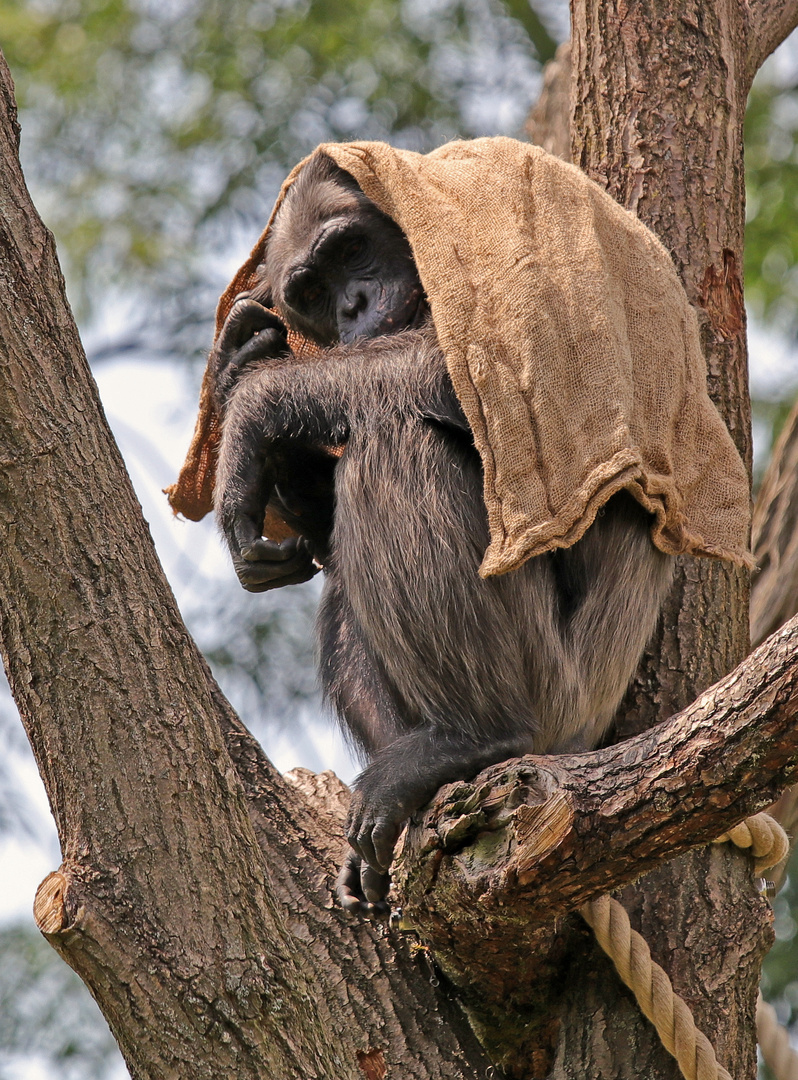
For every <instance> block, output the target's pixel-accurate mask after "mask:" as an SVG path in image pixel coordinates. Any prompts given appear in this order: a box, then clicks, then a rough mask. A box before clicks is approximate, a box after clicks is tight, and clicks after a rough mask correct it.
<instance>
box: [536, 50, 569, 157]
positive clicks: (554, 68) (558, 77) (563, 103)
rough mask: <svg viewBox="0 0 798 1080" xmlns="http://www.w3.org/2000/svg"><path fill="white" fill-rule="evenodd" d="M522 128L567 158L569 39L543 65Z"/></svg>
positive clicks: (551, 151)
mask: <svg viewBox="0 0 798 1080" xmlns="http://www.w3.org/2000/svg"><path fill="white" fill-rule="evenodd" d="M525 130H526V133H527V135H528V136H529V139H530V140H531V141H532V142H533V143H537V145H538V146H542V147H543V149H544V150H548V152H549V153H550V154H555V155H556V156H557V157H559V158H562V159H563V161H570V160H571V43H570V41H564V42H563V43H562V45H560V47H559V48H558V49H557V52H556V54H555V56H554V59H553V60H549V62H548V64H546V66H545V67H544V68H543V87H542V89H541V91H540V97H539V98H538V100H537V102H536V104H535V105H534V106H533V108H532V111H531V112H530V114H529V117H528V119H527V122H526V125H525Z"/></svg>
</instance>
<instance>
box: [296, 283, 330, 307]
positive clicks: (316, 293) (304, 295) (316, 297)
mask: <svg viewBox="0 0 798 1080" xmlns="http://www.w3.org/2000/svg"><path fill="white" fill-rule="evenodd" d="M323 293H324V290H323V289H322V287H321V285H305V286H304V287H303V288H302V290H301V291H300V293H299V295H298V296H297V301H298V303H299V305H300V306H301V307H304V308H313V307H316V305H317V304H318V303H319V301H320V300H321V298H322V295H323Z"/></svg>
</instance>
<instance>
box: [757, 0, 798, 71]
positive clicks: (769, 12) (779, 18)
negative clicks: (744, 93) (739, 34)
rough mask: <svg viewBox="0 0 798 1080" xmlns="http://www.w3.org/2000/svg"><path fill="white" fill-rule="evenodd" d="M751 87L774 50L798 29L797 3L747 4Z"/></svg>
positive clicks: (761, 0) (767, 1)
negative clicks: (797, 27)
mask: <svg viewBox="0 0 798 1080" xmlns="http://www.w3.org/2000/svg"><path fill="white" fill-rule="evenodd" d="M748 19H749V22H748V27H749V37H748V62H747V64H746V70H747V74H748V79H749V85H750V83H751V82H753V79H754V76H755V75H756V73H757V71H759V69H760V68H761V67H762V64H763V63H764V62H765V60H767V58H768V57H769V56H770V54H771V53H772V52H773V50H774V49H776V48H778V46H779V45H781V43H782V41H784V40H785V39H786V38H788V37H789V35H790V34H791V33H792V31H793V30H794V29H795V27H796V26H798V3H796V0H749V2H748Z"/></svg>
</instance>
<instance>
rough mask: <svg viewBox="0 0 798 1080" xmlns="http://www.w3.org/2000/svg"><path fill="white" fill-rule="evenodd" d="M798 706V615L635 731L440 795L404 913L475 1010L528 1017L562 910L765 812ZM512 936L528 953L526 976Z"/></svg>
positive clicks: (411, 867) (414, 834) (415, 848)
mask: <svg viewBox="0 0 798 1080" xmlns="http://www.w3.org/2000/svg"><path fill="white" fill-rule="evenodd" d="M797 709H798V618H796V619H794V620H793V621H792V622H790V623H789V625H788V626H786V627H785V628H784V629H783V630H781V631H779V632H778V633H777V634H775V635H774V636H773V637H771V638H770V639H769V640H768V641H767V642H765V643H764V644H763V645H762V646H760V648H759V649H758V650H757V651H756V652H755V653H753V654H752V655H751V656H749V657H748V658H747V659H746V660H745V661H744V662H743V663H742V664H740V666H739V667H738V668H737V669H736V670H735V671H733V672H732V673H731V675H729V676H727V677H726V678H725V679H723V680H722V681H720V682H719V683H717V684H716V685H715V686H713V687H712V688H711V689H709V690H707V691H706V693H704V694H703V695H701V697H700V698H699V699H698V700H697V701H695V702H694V703H693V704H692V705H690V706H689V707H688V708H687V709H685V710H684V711H683V712H681V713H679V714H678V715H676V716H674V717H672V718H671V719H670V720H667V721H665V722H664V723H662V724H659V725H658V726H657V727H655V728H652V729H650V730H649V731H646V732H644V733H643V734H641V735H638V736H636V737H634V738H632V739H628V740H627V741H626V742H623V743H620V744H617V745H615V746H611V747H608V748H606V749H603V750H598V751H595V752H593V753H590V754H581V755H579V756H574V757H554V758H551V757H544V758H524V759H521V760H519V761H516V762H512V763H510V764H505V765H501V766H496V767H494V768H492V769H489V770H486V772H484V773H482V774H481V775H480V776H479V777H477V779H476V780H474V781H473V782H472V783H458V784H451V785H449V786H448V788H446V789H444V791H443V792H442V793H441V795H439V796H438V798H437V799H436V800H435V802H434V804H433V805H432V806H431V807H430V808H429V809H428V810H427V811H426V813H425V814H424V817H423V820H422V821H421V822H420V823H418V824H416V825H414V826H413V827H412V828H411V829H410V831H409V832H408V834H407V836H406V839H405V841H404V849H403V852H402V855H401V858H400V861H399V866H398V873H397V880H398V882H399V885H400V889H401V891H402V893H403V894H404V897H405V901H406V907H405V918H406V919H407V920H408V921H409V923H411V924H412V925H414V926H416V927H417V928H418V929H419V930H420V932H421V933H422V935H423V937H424V939H425V940H426V941H428V942H429V943H430V945H431V947H432V948H433V950H434V952H435V956H436V959H437V960H438V962H439V963H440V964H441V966H442V968H443V970H444V971H445V972H446V974H447V975H448V976H449V977H450V978H451V979H452V981H453V982H455V983H456V984H457V985H458V986H459V987H460V988H461V990H462V991H463V998H464V1000H465V1003H466V1005H467V1007H469V1008H470V1010H471V1011H472V1014H473V1013H476V1014H478V1015H480V1016H482V1017H484V1016H486V1015H490V1014H491V1012H492V1010H496V1012H497V1013H499V1012H500V1011H501V1009H504V1010H505V1011H506V1010H507V1009H508V1002H512V1006H513V1011H514V1012H516V1011H521V1012H522V1015H528V1012H527V1013H524V1012H523V1010H522V1004H523V1001H524V997H525V995H530V994H531V993H532V992H533V989H534V980H535V979H538V980H540V979H545V978H547V977H548V976H549V975H550V971H549V967H552V966H553V964H554V958H553V957H551V956H548V954H551V952H552V949H556V945H555V939H554V927H555V925H557V924H558V921H559V920H562V918H563V916H564V915H565V914H566V913H567V912H569V911H572V910H573V909H574V908H576V907H577V906H579V905H580V904H582V903H583V902H584V901H585V900H588V899H590V898H591V897H594V896H596V895H599V894H601V893H604V892H608V891H611V890H614V889H617V888H619V887H620V886H623V885H625V884H626V883H628V882H631V881H633V880H635V879H637V878H639V877H640V876H641V875H642V874H644V873H645V872H646V871H648V870H650V869H651V868H652V867H654V866H656V865H658V864H659V863H661V862H663V861H667V860H670V859H671V858H673V857H675V856H677V855H679V854H680V853H682V852H685V851H687V850H689V849H690V848H692V847H696V846H698V845H703V844H706V843H708V842H709V841H710V840H712V839H713V838H714V837H716V836H719V835H720V834H721V833H723V832H724V831H725V830H726V829H728V828H729V827H731V826H732V825H734V824H736V823H737V822H738V821H741V820H742V819H743V818H745V817H747V816H749V815H750V814H752V813H754V812H756V811H758V810H760V809H762V808H763V807H765V806H767V805H769V804H770V803H771V802H772V801H773V799H774V797H775V796H776V795H778V793H779V792H780V791H781V790H782V789H783V788H784V787H785V785H787V784H789V783H791V782H792V781H793V780H794V779H795V777H796V776H798V725H796V724H795V713H796V710H797ZM718 857H721V856H720V855H718ZM453 912H457V918H456V919H453V917H452V914H453ZM519 925H523V927H524V930H523V934H524V941H525V943H526V945H527V946H528V947H529V951H530V960H529V961H528V963H527V964H526V965H525V966H524V968H523V974H521V975H520V976H519V964H518V954H519V947H520V946H519V929H518V927H519ZM547 964H548V966H547ZM472 1019H473V1016H472ZM505 1042H506V1033H505Z"/></svg>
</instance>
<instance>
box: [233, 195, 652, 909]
mask: <svg viewBox="0 0 798 1080" xmlns="http://www.w3.org/2000/svg"><path fill="white" fill-rule="evenodd" d="M361 197H362V196H361ZM279 222H280V218H279V217H278V225H279ZM311 231H312V230H311ZM281 244H282V245H283V248H284V249H288V246H289V245H288V240H287V239H286V237H285V235H283V236H282V237H281ZM276 299H277V301H278V303H279V296H278V297H276ZM281 350H282V352H283V353H284V351H285V350H284V346H282V347H281ZM281 350H275V351H278V352H279V351H281ZM344 443H345V444H346V446H345V450H344V453H343V455H342V457H341V459H340V462H339V463H338V465H337V467H336V470H335V479H334V495H335V511H334V520H333V527H332V535H331V538H330V541H329V545H328V546H327V547H326V548H325V545H324V544H320V545H319V544H318V543H317V545H316V549H317V550H316V554H318V555H319V556H320V557H321V558H322V560H323V561H324V564H325V575H326V580H325V587H324V595H323V599H322V605H321V610H320V614H319V643H320V667H321V677H322V682H323V686H324V690H325V693H326V695H327V697H328V699H329V700H330V702H331V703H332V705H333V707H334V709H335V711H336V714H337V715H338V717H339V719H340V720H341V722H342V724H343V725H344V730H345V731H346V732H347V733H348V734H349V735H350V736H351V737H352V738H353V740H354V741H355V742H356V744H357V745H358V747H359V748H360V749H361V751H362V752H363V753H364V754H365V756H366V758H367V759H368V761H369V762H370V764H368V766H367V767H366V769H365V770H364V772H363V773H362V774H361V776H360V777H359V778H358V781H357V785H356V795H355V799H354V801H353V811H352V815H351V818H350V833H349V835H350V841H351V842H352V844H353V847H354V848H355V850H356V852H357V853H358V856H359V857H362V859H363V860H364V862H365V863H367V864H370V865H371V867H372V868H373V869H374V871H376V872H378V874H379V881H376V879H375V877H374V875H371V876H370V877H369V876H368V872H366V875H365V876H364V878H363V882H364V884H363V888H362V889H359V888H358V884H357V878H358V875H359V873H360V860H359V858H357V859H350V860H348V864H347V866H345V868H344V871H343V872H342V879H343V880H344V887H343V893H342V898H343V899H344V902H345V903H346V905H347V906H349V907H350V908H353V909H354V908H355V907H357V902H358V901H359V902H362V903H363V905H364V906H365V907H369V906H370V905H369V904H367V903H366V902H365V901H366V900H372V901H375V900H378V899H380V896H381V895H384V892H385V890H386V889H387V878H385V877H384V871H385V870H386V869H387V865H388V863H389V861H390V852H391V849H392V847H393V844H394V842H395V839H396V836H397V834H398V831H399V828H400V826H401V823H402V822H403V821H404V820H405V819H406V818H407V816H408V815H409V814H411V813H412V812H413V811H414V810H416V809H417V808H418V807H419V806H421V805H423V804H424V803H425V802H427V801H428V800H429V799H430V798H431V797H432V796H433V795H434V793H435V791H436V790H437V788H438V787H439V786H440V785H441V784H442V783H444V782H447V781H450V780H455V779H465V778H469V777H470V776H473V775H474V774H475V773H476V772H478V771H479V770H480V769H482V768H484V767H486V766H487V765H489V764H492V763H494V762H497V761H502V760H505V759H506V758H508V757H512V756H516V755H521V754H526V753H553V752H558V751H575V750H581V749H587V748H590V747H593V746H595V745H596V744H597V743H598V742H599V741H600V740H601V738H602V737H603V735H604V734H605V732H606V731H607V728H608V726H609V724H610V723H611V721H612V718H613V715H614V714H615V712H616V709H617V707H618V704H619V702H620V700H621V698H622V696H623V694H624V692H625V690H626V687H627V685H628V683H629V681H630V679H631V677H632V675H633V673H634V671H635V668H636V666H637V663H638V661H639V658H640V655H641V653H642V651H643V648H644V647H645V644H646V642H647V640H648V639H649V637H650V635H651V633H652V631H653V630H654V627H655V624H656V621H657V618H658V615H659V611H660V607H661V604H662V601H663V599H664V597H665V595H666V593H667V590H668V586H669V583H670V579H671V572H672V569H671V568H672V560H671V559H670V558H668V557H667V556H665V555H663V554H662V553H661V552H659V551H658V550H656V549H655V548H654V546H653V544H652V542H651V538H650V528H649V526H650V518H649V515H648V514H647V513H645V511H644V510H643V509H642V508H641V507H639V506H638V504H637V503H636V502H635V501H634V499H633V498H632V497H631V496H630V495H629V494H627V493H626V492H621V493H619V494H617V495H615V496H614V497H613V498H612V499H611V500H610V501H609V502H608V503H607V504H606V506H605V507H604V508H603V509H602V510H601V511H600V512H599V514H598V516H597V518H596V521H595V522H594V524H593V525H592V526H591V527H590V529H589V530H588V531H587V533H586V534H585V536H584V537H583V539H582V540H581V541H579V542H578V543H577V544H575V545H573V546H572V547H571V548H568V549H565V550H558V551H555V552H552V553H549V554H546V555H542V556H539V557H536V558H532V559H529V560H528V561H527V562H526V563H525V564H524V565H523V566H522V567H520V568H519V569H517V570H515V571H513V572H511V573H509V574H506V575H503V576H501V577H494V578H489V579H482V578H480V577H479V574H478V568H479V565H480V562H481V561H482V557H483V554H484V552H485V549H486V547H487V544H488V527H487V516H486V511H485V506H484V502H483V496H482V470H481V465H480V461H479V457H478V454H477V453H476V451H475V449H474V446H473V443H472V440H471V437H470V432H469V430H468V426H467V424H466V422H465V419H464V417H463V414H462V411H461V409H460V406H459V403H458V402H457V399H456V396H455V394H454V390H453V388H452V385H451V381H450V379H449V375H448V373H447V371H446V366H445V363H444V360H443V357H442V355H441V352H440V349H439V348H438V346H437V342H436V339H435V335H434V331H433V330H432V327H431V326H430V325H427V326H426V327H425V328H423V329H421V330H404V331H402V332H399V333H396V334H392V335H390V336H382V337H380V338H377V339H373V340H357V341H355V342H353V343H351V344H348V345H338V346H332V347H331V348H329V349H328V350H327V351H326V352H325V353H324V355H323V357H322V358H321V359H320V360H315V361H310V362H304V363H302V362H298V361H296V360H295V359H294V358H293V357H291V356H285V355H283V356H282V357H281V358H267V359H266V360H265V361H262V362H260V363H256V364H253V365H251V366H250V367H248V368H246V369H245V370H244V372H243V374H242V375H241V376H240V378H239V381H238V384H237V386H236V389H235V392H234V393H233V395H232V396H231V398H230V399H229V402H228V404H227V413H226V418H225V430H224V439H223V443H222V449H221V455H220V468H219V475H218V480H217V485H218V486H217V491H218V492H219V493H220V496H221V497H220V499H219V518H220V523H221V525H222V527H223V529H224V530H225V532H226V534H227V536H228V539H230V541H231V548H232V549H233V554H234V556H237V557H238V561H237V567H238V568H239V572H240V573H241V570H240V567H241V566H242V565H244V564H243V563H242V559H241V550H240V549H241V545H240V543H239V542H237V541H236V535H237V534H236V529H237V524H236V523H237V522H238V521H239V520H240V519H241V515H242V513H243V514H244V515H245V516H246V515H249V517H250V518H251V517H253V515H254V516H255V517H256V516H257V514H258V512H259V510H262V507H263V502H264V500H265V499H266V498H268V497H269V495H270V494H271V493H272V491H273V490H274V489H275V485H276V487H277V490H279V489H280V485H281V483H282V484H287V483H289V482H290V462H291V456H292V452H293V451H296V452H297V453H302V452H304V451H305V449H306V448H309V447H310V448H313V447H316V448H317V447H318V446H320V445H322V446H323V445H329V446H335V445H342V444H344ZM310 511H311V515H310V516H311V517H312V507H310ZM304 513H305V516H306V517H307V508H305V511H304ZM301 517H302V515H301V514H300V519H301ZM312 532H313V530H312V528H310V529H308V535H310V534H311V533H312ZM237 543H238V549H237V548H236V544H237ZM244 558H246V556H245V557H244ZM245 570H246V567H245ZM242 580H244V578H243V577H242ZM364 869H365V868H364ZM339 891H340V890H339ZM352 897H355V898H356V899H352ZM350 899H351V902H348V901H349V900H350Z"/></svg>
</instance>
